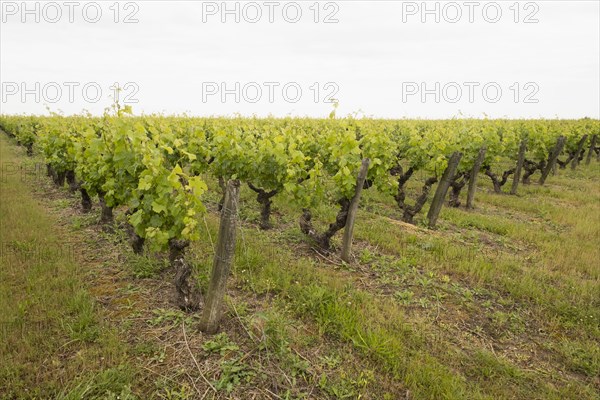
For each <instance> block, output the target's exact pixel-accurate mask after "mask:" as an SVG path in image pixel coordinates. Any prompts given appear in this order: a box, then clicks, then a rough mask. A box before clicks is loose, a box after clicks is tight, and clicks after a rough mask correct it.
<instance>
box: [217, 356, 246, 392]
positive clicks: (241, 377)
mask: <svg viewBox="0 0 600 400" xmlns="http://www.w3.org/2000/svg"><path fill="white" fill-rule="evenodd" d="M255 375H256V373H255V372H254V371H252V370H250V369H249V368H248V366H247V365H245V364H243V363H241V362H240V361H239V360H232V361H224V362H223V363H221V377H220V378H219V380H218V381H217V382H216V383H215V388H216V389H217V390H225V391H226V392H227V393H231V392H232V391H233V389H235V387H236V386H237V385H239V384H240V383H242V382H245V383H248V382H250V381H251V380H252V378H253V377H254V376H255Z"/></svg>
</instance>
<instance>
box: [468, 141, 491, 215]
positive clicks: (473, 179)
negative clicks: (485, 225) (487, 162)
mask: <svg viewBox="0 0 600 400" xmlns="http://www.w3.org/2000/svg"><path fill="white" fill-rule="evenodd" d="M486 152H487V146H483V147H482V148H481V149H479V155H478V156H477V159H476V160H475V164H473V169H472V170H471V176H470V177H469V189H468V191H467V206H466V207H467V208H475V206H474V205H473V200H474V199H475V191H476V190H477V177H478V176H479V171H480V170H481V164H483V160H484V159H485V153H486Z"/></svg>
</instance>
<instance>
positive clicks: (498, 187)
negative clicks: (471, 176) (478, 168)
mask: <svg viewBox="0 0 600 400" xmlns="http://www.w3.org/2000/svg"><path fill="white" fill-rule="evenodd" d="M483 170H484V171H485V174H486V175H487V176H489V177H490V179H491V180H492V184H493V185H494V192H495V193H502V186H504V185H505V184H506V182H507V181H508V178H509V177H510V176H511V175H512V174H514V173H515V168H511V169H509V170H508V171H504V172H503V173H502V179H498V176H497V175H496V174H494V173H493V172H492V169H491V168H490V166H489V165H486V166H485V167H483Z"/></svg>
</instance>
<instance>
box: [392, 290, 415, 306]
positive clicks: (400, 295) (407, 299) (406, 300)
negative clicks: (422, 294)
mask: <svg viewBox="0 0 600 400" xmlns="http://www.w3.org/2000/svg"><path fill="white" fill-rule="evenodd" d="M414 295H415V294H414V292H412V291H410V290H408V289H407V290H398V291H397V292H396V293H394V298H395V299H396V300H398V301H399V302H400V303H402V304H404V305H409V304H410V303H412V300H413V297H414Z"/></svg>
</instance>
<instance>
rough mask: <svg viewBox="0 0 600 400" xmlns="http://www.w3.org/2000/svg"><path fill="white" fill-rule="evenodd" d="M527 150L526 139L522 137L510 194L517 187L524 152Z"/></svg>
mask: <svg viewBox="0 0 600 400" xmlns="http://www.w3.org/2000/svg"><path fill="white" fill-rule="evenodd" d="M526 151H527V141H525V139H523V140H522V141H521V146H520V147H519V158H518V159H517V168H516V169H515V175H514V176H513V183H512V188H511V189H510V194H517V188H518V187H519V180H520V179H521V171H522V170H523V163H524V162H525V152H526Z"/></svg>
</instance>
